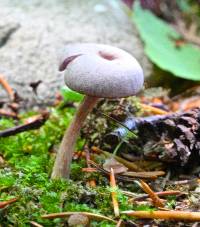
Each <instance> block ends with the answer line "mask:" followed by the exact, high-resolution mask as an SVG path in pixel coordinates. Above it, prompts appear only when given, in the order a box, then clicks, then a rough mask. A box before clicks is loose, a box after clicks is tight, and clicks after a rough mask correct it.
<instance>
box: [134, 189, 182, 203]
mask: <svg viewBox="0 0 200 227" xmlns="http://www.w3.org/2000/svg"><path fill="white" fill-rule="evenodd" d="M154 193H155V194H156V195H157V196H159V197H165V196H169V195H181V194H183V193H182V192H180V191H164V192H154ZM148 197H149V195H143V196H140V197H137V198H132V199H130V200H129V201H140V200H144V199H147V198H148Z"/></svg>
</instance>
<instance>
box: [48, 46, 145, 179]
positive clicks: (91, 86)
mask: <svg viewBox="0 0 200 227" xmlns="http://www.w3.org/2000/svg"><path fill="white" fill-rule="evenodd" d="M59 70H60V71H64V72H65V83H66V85H67V86H68V87H69V88H71V89H72V90H75V91H77V92H79V93H82V94H85V98H84V100H83V102H82V103H81V104H80V106H79V108H78V110H77V113H76V115H75V116H74V119H73V120H72V122H71V125H70V126H69V127H68V129H67V130H66V132H65V134H64V137H63V139H62V142H61V145H60V148H59V151H58V153H57V157H56V160H55V163H54V167H53V172H52V178H53V179H55V178H69V174H70V164H71V161H72V156H73V152H74V146H75V143H76V140H77V137H78V136H79V132H80V129H81V127H82V125H83V123H84V121H85V119H86V117H87V115H88V114H89V113H90V112H91V111H92V109H93V107H94V106H95V105H96V103H97V102H98V100H99V99H100V98H111V99H112V98H122V97H128V96H132V95H135V94H136V93H137V92H138V91H139V90H140V89H141V88H142V87H143V82H144V77H143V71H142V68H141V66H140V65H139V63H138V62H137V60H136V59H135V58H134V57H132V56H131V55H130V54H129V53H127V52H125V51H124V50H121V49H119V48H116V47H112V46H109V45H103V44H93V43H91V44H71V45H68V46H67V47H66V49H65V53H64V57H63V59H62V62H61V64H60V67H59Z"/></svg>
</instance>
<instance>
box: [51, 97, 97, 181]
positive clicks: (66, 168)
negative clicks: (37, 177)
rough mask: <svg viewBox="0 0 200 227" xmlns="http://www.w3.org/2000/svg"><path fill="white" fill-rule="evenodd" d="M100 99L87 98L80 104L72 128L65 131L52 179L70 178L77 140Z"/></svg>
mask: <svg viewBox="0 0 200 227" xmlns="http://www.w3.org/2000/svg"><path fill="white" fill-rule="evenodd" d="M98 99H99V98H96V97H92V96H85V98H84V100H83V102H82V103H81V104H80V106H79V108H78V110H77V113H76V115H75V116H74V118H73V120H72V122H71V124H70V126H69V127H68V128H67V130H66V131H65V134H64V137H63V139H62V142H61V145H60V148H59V150H58V153H57V156H56V160H55V163H54V167H53V172H52V175H51V178H52V179H57V178H66V179H68V178H69V174H70V164H71V161H72V156H73V152H74V147H75V144H76V140H77V138H78V136H79V133H80V130H81V127H82V125H83V123H84V121H85V119H86V117H87V115H88V114H89V113H90V112H91V111H92V109H93V107H94V106H95V105H96V103H97V101H98Z"/></svg>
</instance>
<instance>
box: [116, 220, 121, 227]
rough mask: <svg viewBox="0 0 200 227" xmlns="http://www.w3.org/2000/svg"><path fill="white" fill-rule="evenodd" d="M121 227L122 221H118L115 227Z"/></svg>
mask: <svg viewBox="0 0 200 227" xmlns="http://www.w3.org/2000/svg"><path fill="white" fill-rule="evenodd" d="M121 226H122V219H119V221H118V222H117V225H116V227H121Z"/></svg>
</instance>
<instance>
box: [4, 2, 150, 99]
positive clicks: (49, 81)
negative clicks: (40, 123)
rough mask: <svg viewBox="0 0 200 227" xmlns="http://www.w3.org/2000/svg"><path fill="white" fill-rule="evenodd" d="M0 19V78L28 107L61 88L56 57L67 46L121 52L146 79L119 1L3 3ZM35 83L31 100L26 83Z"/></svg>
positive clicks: (137, 44) (133, 32) (136, 39)
mask: <svg viewBox="0 0 200 227" xmlns="http://www.w3.org/2000/svg"><path fill="white" fill-rule="evenodd" d="M0 14H1V21H0V56H1V58H0V73H1V74H2V75H3V76H4V77H5V78H6V79H7V80H8V82H9V83H10V85H11V86H12V87H13V88H14V89H15V90H16V91H17V92H18V94H19V95H20V96H21V97H22V98H23V99H25V100H26V101H27V102H37V103H49V102H52V101H53V100H54V97H55V93H56V92H57V91H58V90H59V89H60V88H61V86H63V85H64V79H63V76H62V74H60V73H59V72H58V57H59V53H61V51H62V48H63V47H64V46H65V45H66V44H68V43H74V42H96V43H105V44H110V45H113V46H117V47H120V48H122V49H124V50H126V51H128V52H130V53H131V54H133V55H134V56H135V58H136V59H137V60H138V61H139V62H140V63H141V65H142V67H143V69H144V73H145V76H148V75H149V74H150V71H151V64H150V63H149V62H148V60H147V58H146V57H145V55H144V50H143V46H142V43H141V41H140V39H139V37H138V32H137V31H136V28H135V26H134V24H133V23H132V22H131V21H130V18H129V17H128V15H127V12H126V10H125V6H124V5H123V3H121V1H119V0H87V1H79V0H57V1H55V0H43V1H41V0H30V1H27V0H20V1H18V0H2V1H0ZM39 80H41V81H42V82H41V83H39V85H38V87H37V95H35V94H34V92H33V89H32V87H31V86H30V83H36V82H37V81H39ZM1 90H2V89H1ZM3 96H5V92H1V91H0V98H3Z"/></svg>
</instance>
